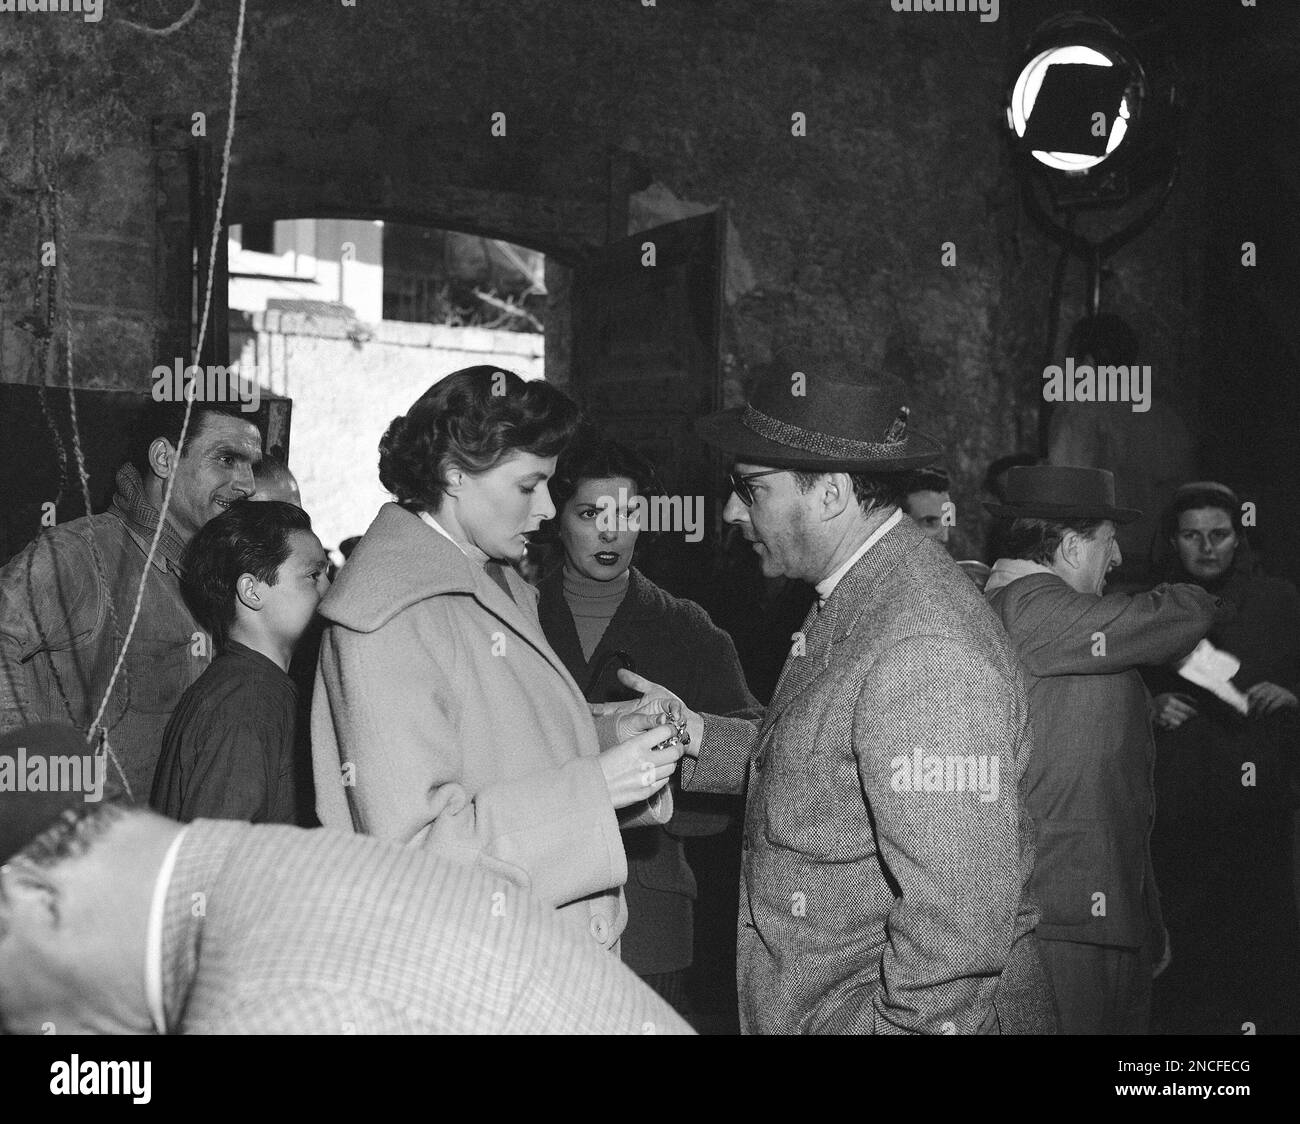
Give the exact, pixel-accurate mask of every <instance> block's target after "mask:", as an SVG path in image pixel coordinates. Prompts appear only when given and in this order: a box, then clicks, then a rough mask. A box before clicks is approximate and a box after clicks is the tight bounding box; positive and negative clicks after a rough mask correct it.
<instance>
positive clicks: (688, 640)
mask: <svg viewBox="0 0 1300 1124" xmlns="http://www.w3.org/2000/svg"><path fill="white" fill-rule="evenodd" d="M662 493H663V488H662V486H661V484H660V483H659V480H658V475H657V473H656V471H655V468H654V466H653V465H652V464H651V463H650V462H649V461H648V460H647V459H646V458H645V457H643V456H641V455H640V454H639V453H637V452H635V451H634V450H632V449H630V448H628V447H627V446H625V445H621V444H619V443H618V442H616V441H609V440H601V439H600V438H599V437H597V436H596V435H595V434H594V433H586V434H584V435H583V436H582V437H580V438H579V439H577V440H575V442H574V443H573V444H572V445H571V446H570V447H569V448H568V449H567V450H566V451H565V453H564V455H563V456H562V457H561V458H560V461H559V465H558V467H557V469H556V477H555V486H554V489H553V495H554V498H555V506H556V510H557V514H556V518H555V531H557V532H558V536H559V540H560V543H561V544H562V546H563V564H562V565H561V566H559V567H557V568H556V569H555V570H554V571H553V572H552V573H551V574H549V575H548V576H547V577H546V578H544V579H543V580H542V582H541V584H540V586H539V592H540V594H541V598H540V603H539V614H540V617H541V622H542V628H543V629H544V630H545V632H546V637H547V639H548V640H549V641H550V642H551V645H552V647H554V649H555V651H556V652H557V653H558V654H559V656H560V658H561V659H562V660H563V661H564V663H565V666H566V667H567V668H568V669H569V671H570V673H571V674H572V675H573V677H574V679H575V680H577V682H578V683H579V685H581V686H582V687H583V689H584V691H585V693H586V697H587V701H588V702H592V703H601V702H614V701H619V700H622V699H626V698H632V697H635V693H634V692H631V691H629V690H628V689H627V688H626V687H624V686H622V684H620V683H619V681H618V678H617V674H616V673H617V671H618V669H619V668H620V667H630V668H631V669H632V670H634V671H636V672H637V673H638V674H640V675H645V676H648V677H649V678H650V679H653V680H654V681H655V682H656V683H662V684H664V685H665V686H666V687H668V689H669V690H671V691H673V692H675V693H676V694H677V695H678V696H679V697H680V698H681V699H682V700H683V701H685V702H686V704H687V706H689V707H691V708H692V709H694V710H703V711H708V712H709V713H712V714H729V713H732V712H734V711H740V710H746V709H749V708H753V707H756V706H757V705H758V704H757V703H756V702H755V700H754V698H753V696H752V695H751V694H750V693H749V690H748V688H747V687H746V686H745V678H744V673H743V672H742V671H741V667H740V659H739V657H738V656H737V655H736V648H735V645H734V644H733V643H732V641H731V638H730V637H729V636H728V635H727V634H726V633H725V632H723V631H722V630H721V629H719V628H717V627H716V626H715V625H714V624H713V622H712V621H711V620H710V619H709V616H708V614H707V613H706V612H705V611H704V610H703V609H702V608H700V606H699V605H697V604H696V603H695V602H694V601H687V600H683V599H679V598H676V597H673V596H672V595H671V594H669V593H667V592H665V591H664V590H663V589H660V588H659V586H657V585H655V584H654V583H653V582H652V581H650V580H649V579H648V578H647V577H646V576H645V575H644V574H643V573H641V572H640V571H639V570H638V569H637V568H636V567H634V566H633V565H632V561H633V555H634V552H635V550H636V547H637V542H638V539H640V538H641V536H642V535H643V534H645V533H646V531H647V530H648V528H646V526H645V522H646V521H645V518H644V516H645V512H646V511H647V510H648V505H649V500H650V499H651V497H654V496H656V495H662ZM638 500H642V501H645V503H644V504H642V503H638ZM665 530H667V529H658V530H652V533H664V531H665ZM731 803H732V802H731V801H730V800H729V798H725V797H716V796H708V795H699V794H692V795H685V796H684V795H683V794H682V793H681V792H675V793H674V806H675V811H674V815H673V818H672V820H671V821H670V822H669V823H667V824H665V825H661V826H658V825H657V826H649V827H641V828H635V829H632V830H629V831H627V832H625V833H624V836H623V842H624V846H625V847H626V849H627V856H628V880H627V887H626V893H627V899H628V912H629V919H628V927H627V930H626V931H625V932H624V934H623V960H624V962H625V963H626V964H627V965H628V967H629V968H631V969H632V970H633V971H634V972H636V973H637V975H639V976H641V978H642V979H644V980H645V982H646V983H648V984H649V985H650V986H651V987H652V988H654V989H655V990H656V991H657V992H658V993H659V994H660V995H662V996H663V997H664V999H666V1000H667V1001H668V1002H669V1003H671V1004H672V1005H673V1006H674V1007H676V1008H677V1010H678V1011H679V1013H681V1014H682V1015H683V1017H685V1018H686V1019H687V1020H688V1021H694V1020H695V1019H696V1018H697V1017H699V1016H701V1015H703V1014H704V1009H703V1008H704V1003H705V1002H707V1004H708V1006H709V1007H710V1008H713V1007H715V1006H716V1007H719V1008H720V1007H721V1006H723V1004H721V1003H719V1002H717V1000H718V998H719V997H718V996H716V995H713V994H712V991H713V990H714V989H712V988H710V989H708V990H709V992H710V994H707V995H702V996H701V1004H700V1008H701V1009H700V1010H698V1011H697V1010H696V1009H695V1004H694V1003H693V1002H692V995H691V992H692V991H695V990H697V989H695V988H692V987H691V986H690V984H691V983H692V982H701V983H702V982H704V981H690V980H689V977H688V969H689V968H690V967H691V964H692V960H693V955H694V951H693V944H694V900H695V898H696V883H695V875H694V873H693V872H692V870H691V867H690V865H689V863H688V862H687V857H686V848H685V845H684V843H683V840H684V839H687V838H690V837H694V836H704V835H712V834H716V833H718V832H721V831H723V830H724V829H725V828H726V826H727V824H728V822H729V819H730V812H731V811H732V808H731ZM737 810H738V809H737ZM723 959H725V958H723ZM718 990H722V991H726V990H727V988H726V985H725V984H723V985H721V987H720V988H719V989H718ZM732 1003H734V998H733V1000H732ZM732 1003H728V1004H726V1006H727V1008H728V1009H730V1007H731V1005H732Z"/></svg>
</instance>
